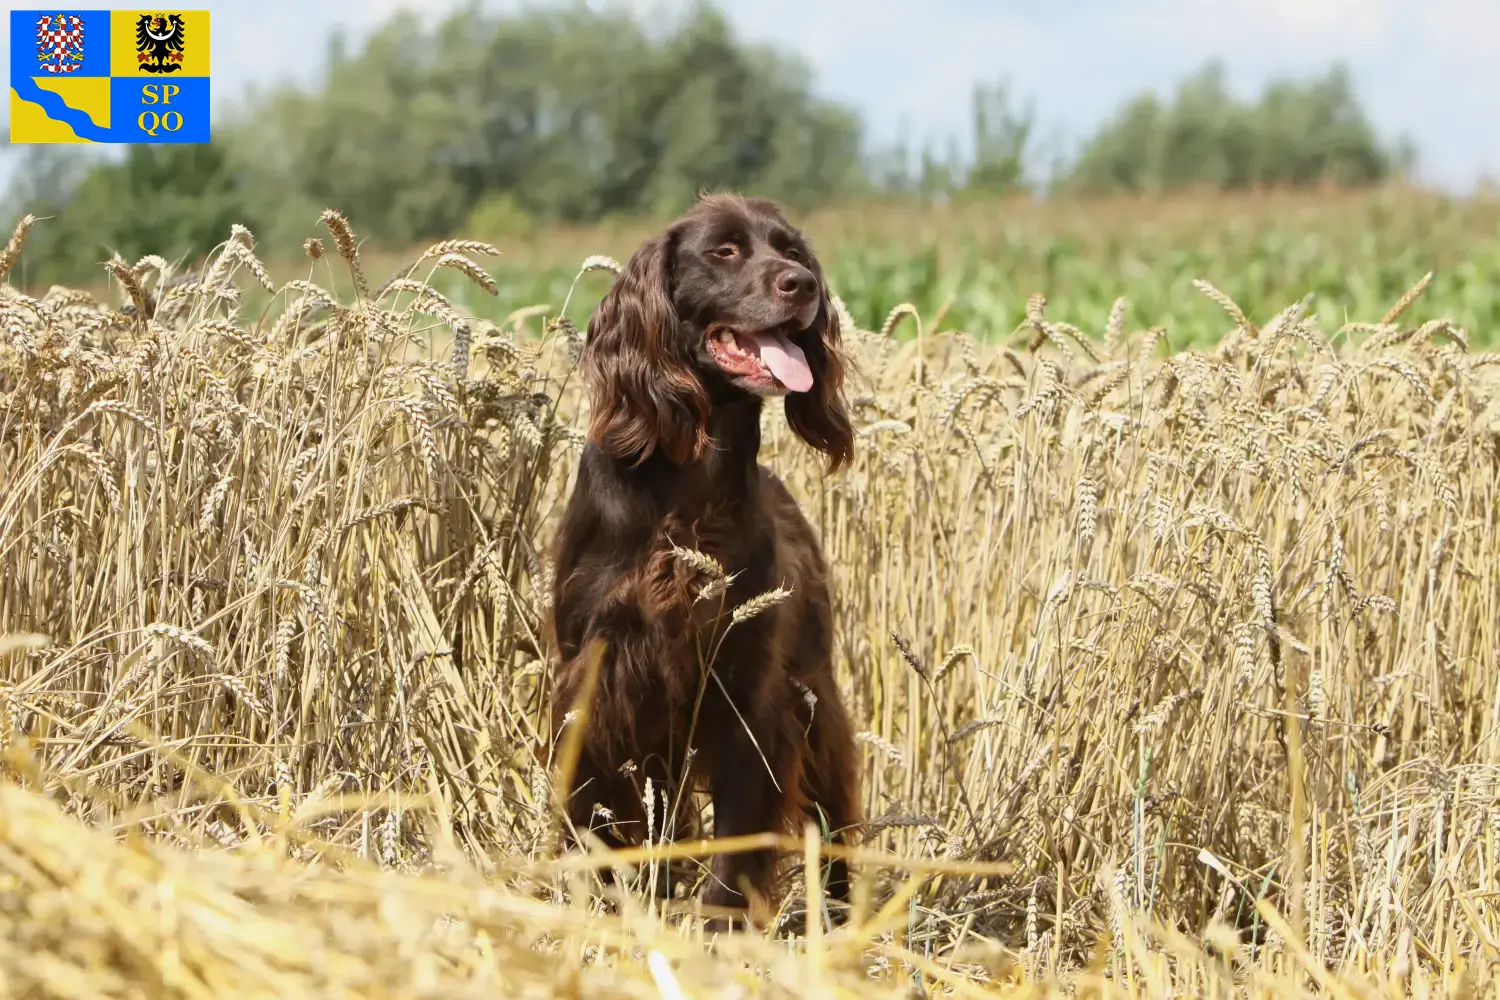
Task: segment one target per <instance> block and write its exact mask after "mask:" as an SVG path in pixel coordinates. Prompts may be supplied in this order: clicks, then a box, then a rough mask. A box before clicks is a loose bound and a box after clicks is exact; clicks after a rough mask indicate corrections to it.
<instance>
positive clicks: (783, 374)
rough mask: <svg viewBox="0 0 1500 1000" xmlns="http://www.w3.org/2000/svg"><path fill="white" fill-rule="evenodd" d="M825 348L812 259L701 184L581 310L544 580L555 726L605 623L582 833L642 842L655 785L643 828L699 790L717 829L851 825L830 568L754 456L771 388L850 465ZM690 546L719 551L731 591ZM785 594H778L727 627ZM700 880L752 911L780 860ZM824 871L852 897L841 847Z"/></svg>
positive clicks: (712, 894)
mask: <svg viewBox="0 0 1500 1000" xmlns="http://www.w3.org/2000/svg"><path fill="white" fill-rule="evenodd" d="M839 352H840V339H839V323H838V318H837V315H836V314H835V312H834V310H833V307H832V304H831V302H830V299H829V296H828V290H827V288H826V287H825V285H824V282H823V272H822V268H821V266H820V265H819V263H818V260H817V258H816V257H815V256H814V255H813V252H812V249H811V248H810V247H809V246H808V244H807V241H806V240H805V239H804V238H803V236H802V234H801V233H799V232H798V231H797V230H796V229H794V228H793V227H792V226H790V225H788V224H787V222H786V220H785V219H784V218H783V217H782V214H781V212H780V210H779V209H778V208H777V206H776V205H774V204H773V203H771V202H768V201H764V200H759V199H744V198H739V197H735V196H725V195H719V196H712V197H704V198H700V199H699V201H698V203H697V204H696V205H695V206H694V207H693V208H692V209H690V210H689V211H688V212H687V213H686V214H685V215H683V216H682V217H681V218H680V219H678V220H677V221H676V222H675V223H673V224H672V225H671V227H670V228H668V229H667V231H666V232H665V233H663V234H662V235H661V236H659V237H657V238H656V239H653V240H650V241H649V242H647V243H646V244H644V245H643V246H642V247H641V248H640V249H639V250H638V251H637V252H636V253H635V255H634V256H633V257H631V259H630V262H629V263H628V264H627V265H626V267H625V270H624V273H623V274H622V275H621V276H620V277H619V279H618V280H617V281H616V283H615V285H614V287H613V288H612V289H611V291H610V292H609V294H608V295H607V296H606V297H605V299H604V301H603V302H602V303H600V305H599V307H598V309H597V310H596V311H595V313H594V315H593V317H592V318H591V320H590V322H589V330H588V343H587V346H586V347H585V348H584V352H583V357H582V361H581V367H582V371H583V374H584V377H585V378H586V380H587V384H588V390H589V397H590V401H591V404H592V414H593V416H592V421H591V423H590V427H589V442H588V444H587V445H586V446H585V448H584V452H583V455H582V458H581V459H580V464H579V469H578V479H577V483H576V485H575V487H574V490H573V494H572V496H571V497H570V498H569V502H568V506H567V511H566V513H565V515H564V519H563V523H562V526H561V530H560V535H559V537H558V540H557V548H556V576H555V580H556V582H555V584H554V590H553V595H552V596H553V600H552V629H553V638H554V641H555V647H556V649H557V650H558V652H559V654H560V657H561V663H560V665H559V667H558V670H557V676H556V685H555V689H554V692H553V720H552V722H553V735H554V736H558V735H559V734H560V733H561V731H562V729H563V726H564V724H565V723H566V713H567V712H568V711H569V710H571V709H573V708H574V707H575V701H576V699H577V697H578V694H579V691H580V689H581V687H582V683H583V678H584V656H583V651H584V650H585V649H586V647H587V646H588V644H589V643H590V642H591V641H592V640H594V639H596V638H597V639H602V640H604V644H605V649H606V652H605V657H604V660H603V663H602V671H601V673H600V675H599V677H598V681H597V686H596V688H595V694H594V698H593V699H592V702H591V704H590V706H589V712H588V723H587V729H586V730H585V735H584V742H583V751H582V754H581V757H580V759H579V762H578V766H577V771H576V774H575V777H574V781H573V784H572V797H571V800H570V804H569V815H570V819H571V821H572V825H573V827H574V828H575V830H576V831H578V832H580V833H581V832H582V831H585V830H590V829H592V830H593V832H594V833H595V834H596V835H598V836H599V837H601V839H603V840H604V841H605V842H606V843H610V844H615V845H622V844H625V843H634V842H639V841H640V840H641V839H642V838H643V837H644V836H645V834H646V832H647V826H648V821H647V816H646V811H645V808H646V807H645V805H644V804H643V794H642V789H643V787H644V784H645V780H644V779H646V778H650V779H651V780H652V786H653V788H654V789H655V791H656V794H655V795H654V796H653V798H654V799H655V803H654V805H655V810H656V812H655V815H653V816H652V817H651V818H650V827H651V829H652V830H654V831H655V832H656V834H657V836H658V837H660V836H661V835H662V832H663V831H666V834H667V836H671V835H672V832H673V831H674V830H675V828H676V826H675V824H676V821H677V812H678V806H679V804H680V801H681V799H682V798H683V797H684V796H685V795H686V793H687V792H688V791H689V790H690V789H692V788H697V787H701V786H703V785H706V787H707V789H708V791H709V792H710V794H711V795H712V797H713V815H714V835H715V836H717V837H731V836H736V835H742V834H752V833H760V832H767V831H775V832H788V833H792V832H798V831H800V830H801V828H802V825H803V824H804V823H806V822H808V821H809V820H811V821H812V822H814V823H817V824H819V825H820V826H821V827H823V828H824V829H826V830H827V831H829V832H830V833H831V834H832V838H833V839H834V840H835V841H836V842H839V843H843V842H846V841H847V839H849V838H850V837H851V836H852V833H853V830H854V828H855V826H856V825H857V824H858V822H859V813H858V808H859V805H858V804H859V790H858V787H857V782H858V777H857V775H856V771H855V755H854V743H853V739H852V736H851V732H850V727H849V721H848V717H847V715H846V714H845V711H844V707H843V704H842V702H841V700H840V697H839V693H838V689H837V687H836V686H835V683H834V677H833V663H832V653H831V651H832V642H833V627H832V614H831V608H830V600H829V593H828V582H827V570H826V566H825V564H824V560H823V556H822V552H821V549H820V548H819V545H818V540H817V538H816V536H815V534H814V532H813V529H812V526H811V525H810V524H808V522H807V519H806V518H804V517H803V515H802V513H801V511H799V510H798V508H797V505H796V502H795V501H794V500H793V499H792V497H791V495H790V494H789V493H788V492H787V490H786V487H785V486H783V485H782V483H781V481H780V480H778V479H777V478H776V477H775V476H774V475H772V474H771V472H770V471H769V470H768V469H766V468H764V467H763V466H761V465H759V464H758V463H757V460H756V459H757V453H758V451H759V449H760V420H761V407H762V401H763V400H764V399H765V398H766V397H770V396H785V400H786V402H785V409H786V417H787V421H788V423H789V424H790V425H791V428H792V430H793V431H794V432H795V433H796V434H797V435H798V436H799V437H801V438H802V439H803V440H804V441H806V442H807V443H808V444H810V445H812V446H813V447H814V448H817V449H819V450H820V451H822V452H824V453H825V454H826V455H827V456H828V459H829V466H830V471H832V470H834V469H837V468H838V467H839V466H841V465H843V464H844V463H845V462H846V461H847V460H848V459H849V457H850V454H851V452H852V449H853V434H852V432H851V430H850V425H849V418H848V415H847V413H846V412H845V408H844V401H843V392H842V383H843V369H844V362H843V359H842V358H841V356H840V353H839ZM681 549H690V550H697V551H698V552H701V553H704V554H706V555H708V556H710V557H712V558H713V559H714V560H716V561H717V562H718V563H719V564H720V565H721V566H722V567H723V569H724V570H726V571H727V573H728V586H727V589H724V588H722V587H720V586H714V585H713V578H714V575H715V574H714V571H713V570H712V569H711V568H710V569H709V571H708V572H706V573H705V572H704V570H703V567H702V561H701V560H697V565H695V563H694V561H693V560H691V559H689V558H684V557H683V556H682V554H681V552H680V551H679V550H681ZM705 587H708V591H707V596H706V597H705V596H704V588H705ZM776 588H785V589H787V590H789V591H790V596H789V597H786V599H785V600H783V601H782V602H781V603H778V604H774V605H773V606H771V607H768V608H765V609H764V610H763V611H761V612H760V613H758V614H756V615H754V616H751V617H745V616H744V613H743V612H742V613H741V620H740V621H738V622H732V612H733V610H734V609H735V608H736V607H738V606H741V605H744V604H745V603H746V602H747V601H750V600H751V599H752V598H754V597H756V596H758V595H761V594H765V593H766V592H768V591H772V590H774V589H776ZM709 668H711V669H709ZM689 748H691V752H689ZM631 763H634V765H635V767H634V768H632V767H631V766H630V764H631ZM684 776H686V778H687V785H686V786H684V784H683V781H682V779H683V778H684ZM711 876H712V877H711V878H710V880H709V882H708V885H707V887H706V890H705V892H704V896H703V898H704V901H705V902H707V903H710V904H713V905H718V906H731V907H743V906H745V905H746V904H747V902H748V900H750V899H752V898H755V897H759V898H760V899H767V898H768V897H769V895H770V893H771V890H772V889H773V888H774V883H775V878H776V855H775V854H774V852H772V851H768V850H762V851H755V852H750V853H739V854H724V855H719V856H716V857H715V859H714V861H713V864H712V870H711ZM809 877H811V873H809ZM825 885H826V887H827V890H828V892H829V894H830V895H831V896H832V897H833V898H835V899H839V900H847V898H848V893H849V878H848V870H847V867H846V866H845V864H844V862H842V861H839V860H835V861H833V862H832V863H831V864H830V865H829V866H828V869H827V872H826V878H825Z"/></svg>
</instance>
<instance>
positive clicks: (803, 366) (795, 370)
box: [755, 330, 813, 392]
mask: <svg viewBox="0 0 1500 1000" xmlns="http://www.w3.org/2000/svg"><path fill="white" fill-rule="evenodd" d="M755 342H756V343H757V344H758V345H760V359H761V360H762V361H764V362H765V363H766V367H767V368H769V369H771V374H772V375H775V376H776V377H777V378H778V379H780V380H781V384H782V385H784V386H786V387H787V388H788V389H790V390H792V391H793V392H806V391H807V390H809V389H811V388H812V384H813V376H812V369H811V368H809V367H807V356H806V355H805V354H803V353H802V348H800V347H798V346H797V345H796V344H794V343H792V341H791V339H790V338H789V337H787V335H786V334H785V333H783V332H781V331H780V330H771V331H768V332H766V333H757V334H756V335H755Z"/></svg>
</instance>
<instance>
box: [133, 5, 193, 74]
mask: <svg viewBox="0 0 1500 1000" xmlns="http://www.w3.org/2000/svg"><path fill="white" fill-rule="evenodd" d="M182 27H183V25H182V15H181V14H142V15H141V18H140V20H139V21H137V22H136V23H135V48H136V52H137V53H138V54H137V55H136V57H135V58H136V61H137V62H139V63H140V64H141V69H143V70H145V71H146V72H147V73H176V72H177V71H179V70H180V69H182Z"/></svg>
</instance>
